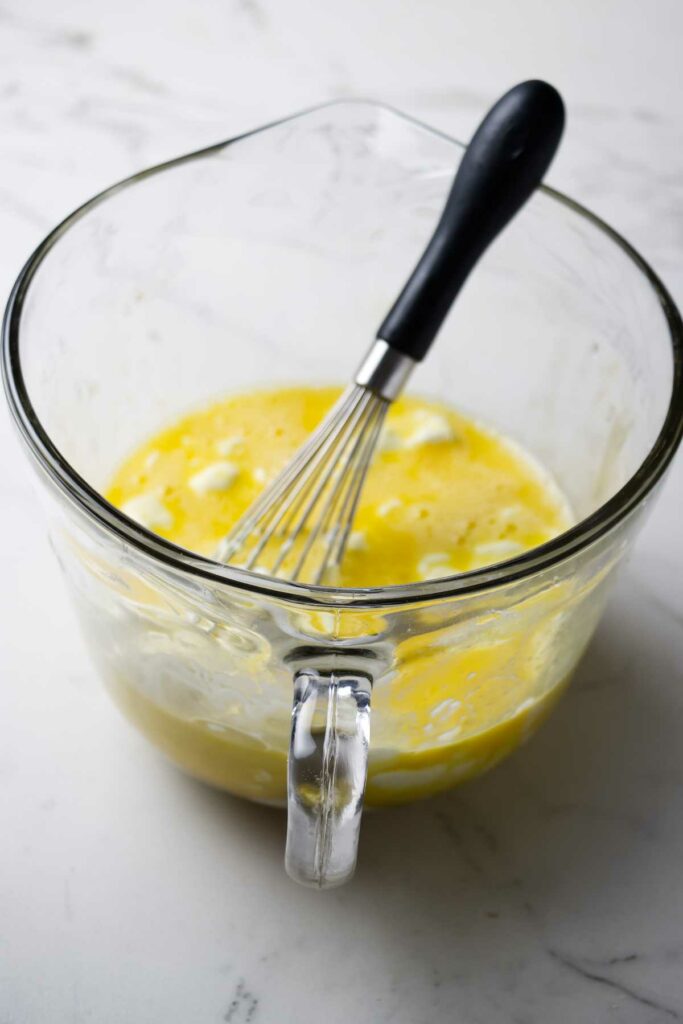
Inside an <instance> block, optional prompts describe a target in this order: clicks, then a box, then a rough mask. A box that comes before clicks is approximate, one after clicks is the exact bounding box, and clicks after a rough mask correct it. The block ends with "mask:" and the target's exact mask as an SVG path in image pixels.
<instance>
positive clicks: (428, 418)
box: [405, 409, 456, 448]
mask: <svg viewBox="0 0 683 1024" xmlns="http://www.w3.org/2000/svg"><path fill="white" fill-rule="evenodd" d="M413 422H414V424H415V426H414V427H413V429H412V430H411V431H410V433H409V434H408V436H407V437H406V440H405V443H406V447H407V448H417V447H418V446H419V445H421V444H440V443H441V442H443V441H454V440H455V436H456V435H455V431H454V430H453V427H452V426H451V424H450V422H449V421H448V419H447V418H446V417H445V416H442V415H441V413H438V412H429V411H428V410H426V409H425V410H423V411H420V412H417V413H415V416H414V417H413Z"/></svg>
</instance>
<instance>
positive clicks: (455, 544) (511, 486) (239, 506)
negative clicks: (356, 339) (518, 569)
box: [107, 388, 569, 587]
mask: <svg viewBox="0 0 683 1024" xmlns="http://www.w3.org/2000/svg"><path fill="white" fill-rule="evenodd" d="M338 394H339V392H338V391H336V390H332V389H322V388H321V389H313V388H311V389H309V388H290V389H283V390H278V391H263V392H254V393H250V394H246V395H241V396H237V397H233V398H230V399H228V400H226V401H225V402H222V403H221V404H219V405H215V406H212V407H210V408H208V409H205V410H202V411H199V412H196V413H193V414H192V415H190V416H188V417H186V418H185V419H183V420H181V421H180V422H179V423H177V424H175V425H174V426H172V427H170V428H169V429H167V430H165V431H163V432H162V433H160V434H158V435H157V436H156V437H154V438H152V439H151V440H150V441H149V442H148V443H147V444H145V445H143V446H142V447H141V448H140V449H139V450H138V451H137V452H135V454H134V455H133V456H132V457H131V458H130V459H128V461H127V462H126V463H125V464H124V465H123V466H122V467H121V469H120V470H119V472H118V473H117V474H116V477H115V478H114V480H113V481H112V484H111V487H110V489H109V491H108V493H107V498H108V499H109V501H111V502H112V504H114V505H117V506H118V507H119V508H122V509H123V510H124V511H125V512H127V514H128V515H130V516H131V518H133V519H136V520H137V521H138V522H140V523H142V525H144V526H147V527H148V528H149V529H151V530H154V531H155V532H157V533H159V534H160V535H161V536H163V537H166V538H168V539H169V540H172V541H174V542H175V543H176V544H179V545H181V546H182V547H185V548H188V549H189V550H191V551H196V552H198V553H199V554H203V555H211V554H212V553H213V552H214V551H215V549H216V547H217V545H218V543H219V541H220V540H221V538H222V537H223V536H224V535H225V533H226V532H227V531H228V530H229V529H230V527H231V526H232V525H233V524H234V523H235V522H236V520H237V519H238V518H239V517H240V515H241V514H242V513H243V512H244V511H245V510H246V509H247V508H248V506H249V505H251V503H252V502H253V501H254V500H255V499H256V498H257V497H258V495H259V493H260V492H261V491H262V490H263V487H264V485H265V484H266V483H267V482H268V481H269V480H271V479H272V478H273V477H274V476H275V475H276V473H277V472H278V470H280V469H281V468H282V466H283V465H285V464H286V462H287V461H288V459H289V458H290V457H291V456H292V455H293V454H294V452H295V451H296V449H297V448H298V447H299V446H300V445H301V444H302V443H303V441H305V440H306V438H307V437H308V435H309V434H310V433H311V431H312V430H314V429H315V427H316V426H317V424H318V423H319V421H320V420H321V419H322V418H323V416H324V415H325V413H326V412H327V411H328V409H329V408H330V406H331V405H332V403H333V401H334V399H335V398H336V397H337V396H338ZM568 525H569V514H568V511H567V506H566V504H565V502H564V501H563V499H562V497H561V495H560V494H559V493H558V491H557V489H556V488H555V487H554V486H553V485H552V484H551V482H550V481H549V479H548V477H547V476H545V475H543V474H542V473H541V471H540V470H539V468H538V467H537V466H536V465H535V464H534V463H533V462H532V461H531V460H530V458H529V457H528V456H527V455H525V454H524V453H523V452H522V451H521V450H520V449H519V448H517V447H516V446H514V445H512V444H511V443H510V442H508V441H505V440H504V439H503V438H501V437H499V436H497V435H496V434H494V433H492V432H490V431H487V430H485V429H484V428H482V427H481V426H479V425H477V424H475V423H473V422H472V421H471V420H467V419H465V418H464V417H463V416H460V415H459V414H458V413H457V412H455V411H454V410H451V409H448V408H446V407H444V406H441V405H436V404H433V403H427V402H425V401H421V400H419V399H412V398H406V399H402V400H400V401H399V402H397V403H396V405H395V406H394V407H392V408H391V409H390V411H389V415H388V417H387V421H386V425H385V427H384V430H383V433H382V435H381V437H380V443H379V449H378V451H377V454H376V457H375V460H374V463H373V465H372V467H371V469H370V473H369V475H368V478H367V481H366V485H365V488H364V491H363V495H362V498H361V503H360V506H359V509H358V513H357V515H356V519H355V522H354V528H353V532H352V533H351V535H350V538H349V544H348V547H347V552H346V555H345V558H344V562H343V564H342V568H341V574H340V576H339V577H338V579H337V580H336V581H335V582H336V583H338V584H339V585H341V586H346V587H366V586H388V585H392V584H401V583H412V582H416V581H420V580H429V579H436V578H438V577H442V576H450V575H453V574H454V573H460V572H466V571H468V570H470V569H475V568H479V567H481V566H485V565H490V564H493V563H495V562H502V561H506V560H507V559H510V558H513V557H514V556H515V555H518V554H520V553H521V552H522V551H525V550H528V549H529V548H533V547H537V546H538V545H540V544H543V543H545V542H546V541H548V540H550V539H551V538H552V537H555V536H556V535H557V534H558V533H561V532H562V531H563V530H565V529H566V528H567V526H568Z"/></svg>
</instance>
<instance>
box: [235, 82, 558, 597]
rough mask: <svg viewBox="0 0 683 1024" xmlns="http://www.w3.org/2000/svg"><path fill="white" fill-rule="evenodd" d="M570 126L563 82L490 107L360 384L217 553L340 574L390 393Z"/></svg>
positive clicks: (520, 88)
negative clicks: (566, 123)
mask: <svg viewBox="0 0 683 1024" xmlns="http://www.w3.org/2000/svg"><path fill="white" fill-rule="evenodd" d="M563 128H564V106H563V103H562V99H561V97H560V95H559V93H558V92H557V91H556V90H555V89H554V88H553V87H552V86H551V85H548V84H547V83H546V82H541V81H529V82H522V83H521V84H520V85H517V86H515V87H514V88H513V89H511V90H510V91H509V92H507V93H506V94H505V95H504V96H503V97H502V98H501V99H500V100H498V102H497V103H496V104H495V106H493V107H492V108H491V110H490V111H489V112H488V114H487V115H486V117H485V118H484V120H483V121H482V123H481V124H480V125H479V127H478V129H477V131H476V132H475V134H474V136H473V138H472V141H471V142H470V144H469V146H468V148H467V150H466V152H465V154H464V156H463V158H462V161H461V163H460V165H459V167H458V171H457V174H456V176H455V180H454V182H453V185H452V187H451V191H450V193H449V196H448V199H447V201H446V205H445V207H444V210H443V213H442V215H441V218H440V220H439V223H438V225H437V227H436V230H435V232H434V234H433V235H432V237H431V239H430V241H429V243H428V245H427V248H426V249H425V251H424V254H423V255H422V257H421V259H420V261H419V263H418V264H417V266H416V267H415V270H414V271H413V273H412V274H411V276H410V278H409V279H408V281H407V283H406V285H405V287H404V288H403V290H402V292H401V293H400V295H399V297H398V299H397V300H396V302H395V303H394V305H393V307H392V309H391V310H390V312H389V314H388V315H387V317H386V319H385V320H384V322H383V323H382V325H381V327H380V328H379V331H378V332H377V336H376V339H375V341H374V342H373V344H372V346H371V348H370V350H369V352H368V353H367V355H366V357H365V359H364V360H363V361H362V363H361V365H360V367H359V369H358V372H357V373H356V375H355V378H354V380H353V382H352V384H351V385H350V386H349V387H348V388H347V389H346V390H345V391H344V393H343V394H342V396H341V397H340V399H339V400H338V401H337V403H336V404H335V405H334V407H333V408H332V410H331V411H330V412H329V413H328V415H327V416H326V417H325V419H324V420H323V421H322V422H321V424H320V425H319V427H318V428H317V429H316V430H315V431H314V433H313V434H312V435H311V436H310V438H309V439H308V441H307V442H306V443H305V444H304V445H303V446H302V447H301V449H300V450H299V451H298V453H297V454H296V455H295V456H294V458H293V459H292V460H291V461H290V463H289V464H288V465H287V466H286V467H285V468H284V469H283V470H282V471H281V472H280V474H279V475H278V476H276V477H275V479H274V480H273V481H272V483H271V484H270V485H269V486H268V487H266V489H265V490H264V491H263V492H262V494H261V495H260V496H259V498H257V500H256V501H255V502H254V504H253V505H252V506H251V507H250V508H249V509H248V510H247V511H246V513H245V514H244V515H243V516H242V518H241V519H240V520H239V521H238V522H237V523H236V525H235V526H234V527H233V529H232V530H231V531H230V533H229V534H227V536H226V537H225V538H224V539H223V540H222V542H221V544H220V545H219V548H218V550H217V552H216V555H215V557H216V560H217V561H221V562H231V563H232V564H235V565H239V566H241V567H243V568H246V569H250V570H252V571H254V572H260V573H263V574H265V575H269V576H278V577H281V578H286V579H290V580H299V581H302V582H309V583H313V584H321V583H324V582H325V581H327V580H330V581H331V582H334V579H335V574H336V573H337V572H338V570H339V566H340V565H341V562H342V559H343V557H344V552H345V550H346V547H347V544H348V540H349V536H350V534H351V529H352V526H353V521H354V517H355V514H356V511H357V509H358V505H359V501H360V497H361V493H362V490H363V485H364V483H365V479H366V477H367V474H368V470H369V468H370V465H371V462H372V458H373V454H374V452H375V449H376V447H377V443H378V440H379V436H380V432H381V430H382V424H383V422H384V419H385V417H386V414H387V412H388V410H389V406H390V405H391V403H392V402H393V401H394V400H395V399H396V398H397V397H398V396H399V395H400V394H401V392H402V391H403V389H404V387H405V384H406V382H407V380H408V378H409V377H410V375H411V373H412V372H413V370H414V369H415V367H416V366H417V365H418V363H419V362H420V361H421V360H422V359H423V358H424V357H425V355H426V354H427V352H428V350H429V348H430V346H431V344H432V342H433V340H434V338H435V336H436V334H437V332H438V331H439V328H440V327H441V324H442V323H443V320H444V318H445V316H446V314H447V313H448V311H449V309H450V307H451V305H452V303H453V301H454V299H455V297H456V296H457V294H458V292H459V291H460V289H461V287H462V285H463V284H464V282H465V280H466V278H467V277H468V275H469V273H470V271H471V270H472V267H473V266H474V265H475V263H476V262H477V260H478V259H479V257H480V256H481V254H482V253H483V252H484V250H485V249H486V247H487V246H488V245H489V243H490V242H491V241H493V239H494V238H495V237H496V236H497V235H498V234H499V233H500V231H501V230H502V229H503V228H504V227H505V225H506V224H507V223H508V221H509V220H510V219H511V218H512V217H513V216H514V214H515V213H516V212H517V211H518V210H519V209H520V208H521V207H522V206H523V205H524V203H525V202H526V200H527V199H528V198H529V196H530V195H531V194H532V192H533V191H534V190H535V188H536V187H537V186H538V185H539V184H540V182H541V179H542V177H543V175H544V174H545V172H546V170H547V168H548V166H549V165H550V162H551V160H552V158H553V156H554V155H555V152H556V150H557V146H558V144H559V141H560V138H561V135H562V131H563Z"/></svg>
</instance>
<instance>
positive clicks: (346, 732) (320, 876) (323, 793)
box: [285, 668, 372, 889]
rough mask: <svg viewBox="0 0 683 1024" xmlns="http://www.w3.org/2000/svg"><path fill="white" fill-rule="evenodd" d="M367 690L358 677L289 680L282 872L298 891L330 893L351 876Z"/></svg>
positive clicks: (314, 674) (307, 674)
mask: <svg viewBox="0 0 683 1024" xmlns="http://www.w3.org/2000/svg"><path fill="white" fill-rule="evenodd" d="M371 690H372V680H371V679H370V677H369V676H368V675H367V674H366V673H365V672H354V671H316V670H315V669H310V668H306V669H302V670H300V671H299V672H297V673H296V675H295V676H294V707H293V709H292V733H291V739H290V746H289V763H288V778H287V850H286V853H285V867H286V869H287V873H288V875H289V876H290V878H293V879H294V881H296V882H301V883H302V884H304V885H309V886H314V887H315V888H318V889H330V888H332V887H334V886H336V885H341V884H342V883H343V882H346V881H348V879H349V878H351V876H352V874H353V872H354V868H355V866H356V855H357V851H358V835H359V832H360V821H361V814H362V811H363V794H364V792H365V780H366V776H367V767H368V744H369V741H370V693H371Z"/></svg>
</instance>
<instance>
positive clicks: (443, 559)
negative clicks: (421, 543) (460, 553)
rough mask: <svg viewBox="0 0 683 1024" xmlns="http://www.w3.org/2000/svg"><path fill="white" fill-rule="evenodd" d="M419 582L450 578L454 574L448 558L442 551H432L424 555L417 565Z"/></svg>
mask: <svg viewBox="0 0 683 1024" xmlns="http://www.w3.org/2000/svg"><path fill="white" fill-rule="evenodd" d="M417 571H418V575H419V577H420V579H421V580H438V579H441V577H442V576H452V575H453V574H454V572H455V569H454V568H453V565H452V563H451V560H450V556H449V555H448V554H447V553H446V552H444V551H433V552H432V553H431V554H429V555H424V557H423V558H421V559H420V561H419V562H418V564H417Z"/></svg>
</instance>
